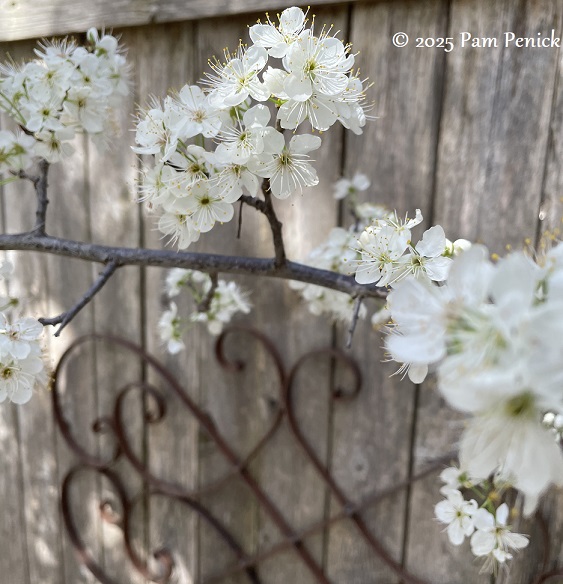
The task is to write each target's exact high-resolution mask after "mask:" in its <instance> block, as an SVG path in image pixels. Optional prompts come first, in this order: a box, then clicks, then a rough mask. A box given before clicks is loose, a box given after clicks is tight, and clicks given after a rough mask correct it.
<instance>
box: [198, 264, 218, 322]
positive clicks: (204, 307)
mask: <svg viewBox="0 0 563 584" xmlns="http://www.w3.org/2000/svg"><path fill="white" fill-rule="evenodd" d="M209 277H210V278H211V287H210V288H209V290H208V292H207V294H206V295H205V298H204V299H203V300H202V301H201V302H200V303H199V304H198V305H197V311H198V312H207V311H208V310H209V308H210V307H211V301H212V300H213V296H214V295H215V290H217V284H218V282H219V280H218V277H217V272H211V274H209Z"/></svg>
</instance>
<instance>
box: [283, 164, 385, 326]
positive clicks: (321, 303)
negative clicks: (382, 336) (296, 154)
mask: <svg viewBox="0 0 563 584" xmlns="http://www.w3.org/2000/svg"><path fill="white" fill-rule="evenodd" d="M369 185H370V182H369V179H368V178H367V177H366V176H365V175H363V174H356V175H355V176H354V178H353V179H352V180H349V179H346V178H341V179H339V180H338V181H337V182H336V183H335V185H334V190H335V198H338V199H344V198H346V199H347V203H348V205H349V206H350V212H351V214H352V216H353V217H354V219H355V223H354V224H353V225H352V226H351V227H350V228H349V229H344V228H342V227H335V228H334V229H332V231H331V232H330V233H329V234H328V237H327V239H326V240H325V241H324V242H323V243H321V244H320V245H319V246H318V247H316V248H315V249H313V251H311V253H310V254H309V255H308V256H307V257H306V258H305V260H304V261H303V263H304V264H306V265H309V266H312V267H315V268H318V269H320V270H329V271H331V272H338V273H339V274H345V275H348V276H350V275H352V274H353V273H354V269H355V268H354V266H355V265H356V263H357V261H358V259H359V255H358V252H357V251H356V250H355V249H354V248H355V243H356V239H357V236H358V231H361V230H362V229H364V228H365V226H366V225H368V224H370V223H372V222H375V221H377V220H379V219H386V218H390V217H391V212H390V211H389V209H387V208H386V207H384V206H383V205H374V204H371V203H359V202H358V201H357V198H356V197H355V195H356V194H357V191H360V190H366V189H367V188H368V187H369ZM290 287H291V288H292V289H293V290H297V291H298V292H299V293H300V294H301V296H302V297H303V299H304V300H305V301H306V302H307V303H308V306H309V310H310V311H311V312H312V313H313V314H315V315H321V314H324V315H327V316H329V317H330V318H332V319H333V320H335V321H342V322H349V321H350V320H351V318H352V314H353V310H354V299H353V298H352V297H351V296H350V295H348V294H346V293H345V292H338V291H337V290H330V289H328V288H323V287H322V286H317V285H315V284H304V283H303V282H294V281H292V282H290ZM366 315H367V308H366V306H365V305H364V304H362V305H361V306H360V312H359V318H362V319H363V318H365V317H366Z"/></svg>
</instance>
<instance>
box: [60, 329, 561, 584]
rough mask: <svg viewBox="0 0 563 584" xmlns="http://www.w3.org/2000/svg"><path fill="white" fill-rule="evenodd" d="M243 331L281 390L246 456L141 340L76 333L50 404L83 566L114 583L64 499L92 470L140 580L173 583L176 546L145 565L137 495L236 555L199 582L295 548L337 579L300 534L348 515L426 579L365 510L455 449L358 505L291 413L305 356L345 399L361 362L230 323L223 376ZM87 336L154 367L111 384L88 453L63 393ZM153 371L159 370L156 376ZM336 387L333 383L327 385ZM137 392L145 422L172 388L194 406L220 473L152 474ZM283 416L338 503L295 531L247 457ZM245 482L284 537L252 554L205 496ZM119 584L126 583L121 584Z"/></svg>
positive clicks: (368, 538) (396, 567) (405, 577)
mask: <svg viewBox="0 0 563 584" xmlns="http://www.w3.org/2000/svg"><path fill="white" fill-rule="evenodd" d="M237 335H244V336H246V337H247V338H250V339H253V341H254V342H256V343H258V344H259V345H260V346H261V348H262V349H263V350H264V351H265V353H266V354H267V358H268V360H269V362H270V364H271V365H272V367H273V370H274V373H275V375H274V377H275V379H276V382H277V383H276V385H277V387H278V391H279V398H278V400H276V401H275V404H274V405H275V408H274V410H273V412H272V415H271V420H270V422H269V425H268V426H267V428H266V429H265V431H263V433H262V434H261V436H260V437H259V439H258V440H257V442H256V443H255V444H254V445H253V447H252V448H251V449H250V450H249V451H248V452H247V453H245V454H244V455H242V456H241V455H240V454H238V453H237V452H236V451H235V449H234V448H233V446H232V445H231V444H230V443H229V441H228V440H227V439H226V438H225V436H224V435H223V434H222V433H221V430H220V428H218V427H217V425H216V424H215V422H214V421H213V419H212V418H211V417H210V415H209V414H208V413H207V412H205V411H204V410H203V409H202V408H201V407H199V406H198V404H196V403H195V401H194V400H193V399H192V398H191V397H190V395H189V394H188V393H187V392H186V391H185V389H184V388H183V387H182V386H181V385H180V383H179V382H178V381H177V380H176V379H175V378H174V376H173V375H172V374H171V373H170V372H169V371H168V370H167V369H166V368H165V367H164V366H163V365H162V364H161V363H160V362H159V361H157V360H156V359H155V358H154V357H153V356H151V355H149V354H148V353H146V352H145V351H144V350H143V349H142V348H141V347H139V346H137V345H135V344H134V343H132V342H130V341H128V340H125V339H121V338H119V337H115V336H110V335H99V334H94V335H87V336H85V337H81V338H79V339H77V340H76V341H75V342H74V343H73V344H72V345H71V346H70V347H69V348H68V349H67V351H66V352H65V353H64V354H63V356H62V357H61V359H60V361H59V363H58V365H57V367H56V370H55V373H54V378H53V392H52V399H53V410H54V417H55V420H56V423H57V425H58V427H59V429H60V431H61V433H62V435H63V437H64V439H65V441H66V443H67V444H68V445H69V446H70V448H71V449H72V450H73V452H74V453H75V454H76V455H77V457H78V459H79V460H80V462H79V463H78V464H77V465H76V466H74V467H73V468H71V469H70V471H69V472H68V473H67V474H66V476H65V478H64V480H63V485H62V494H61V503H62V513H63V520H64V523H65V525H66V528H67V531H68V533H69V537H70V540H71V542H72V545H73V546H74V548H75V549H76V551H77V554H78V559H79V561H80V562H81V563H82V564H84V565H85V566H86V567H87V568H88V569H89V570H90V571H91V572H92V574H93V575H94V576H95V577H96V578H97V579H98V580H99V581H100V582H101V583H102V584H118V583H117V581H116V580H115V579H113V578H112V577H111V576H110V575H108V574H107V573H106V572H105V571H104V570H103V568H102V567H101V566H100V565H99V563H98V562H97V561H96V559H95V557H94V555H93V554H92V552H91V551H90V550H89V548H88V546H87V544H86V543H85V542H84V540H83V539H82V537H81V534H80V530H79V528H78V526H77V524H76V521H75V519H74V513H73V509H72V505H71V501H70V491H71V489H72V483H73V481H74V480H75V479H76V476H77V475H78V474H79V473H80V472H84V471H86V470H90V471H92V472H95V473H98V474H99V475H100V476H103V477H105V479H106V480H107V481H109V483H110V484H111V486H112V489H113V490H114V491H115V493H116V495H117V500H118V503H119V507H120V511H119V512H116V511H115V509H114V506H113V504H112V503H111V502H110V501H109V500H104V501H102V502H101V503H100V514H101V517H102V519H103V520H105V521H107V522H109V523H111V524H113V525H115V526H117V527H118V528H119V529H120V530H121V531H122V533H123V543H124V551H125V554H126V555H127V556H128V557H129V559H130V561H131V565H132V567H133V568H134V570H136V571H137V572H138V573H139V574H140V575H141V576H142V577H144V578H145V579H146V580H148V581H151V582H155V583H157V584H169V582H170V578H171V575H172V571H173V565H174V559H173V553H172V552H171V551H170V550H168V549H165V548H162V549H159V550H157V551H156V552H154V553H153V556H154V558H155V560H156V561H157V564H158V570H154V569H152V568H151V567H149V564H148V562H147V561H146V560H144V559H143V558H142V557H141V556H140V555H139V554H138V553H137V552H136V551H135V549H134V547H133V545H132V541H131V533H130V532H131V519H130V515H131V513H132V510H133V509H134V508H135V506H136V505H139V504H140V502H142V501H145V502H147V501H148V500H149V499H150V498H151V497H157V496H158V497H166V498H168V499H171V500H174V501H177V502H178V503H180V504H181V505H182V506H184V507H187V508H189V509H190V510H191V512H193V513H195V514H196V515H197V516H198V517H199V518H200V519H201V520H202V521H203V522H204V523H205V524H206V525H208V526H209V527H210V528H211V529H212V530H213V531H214V532H215V533H216V534H217V535H218V536H219V537H220V538H221V540H223V541H224V542H225V544H226V545H227V546H228V548H229V549H230V550H231V552H232V553H233V555H234V557H235V558H236V560H235V561H234V562H233V563H232V564H231V565H228V566H226V567H225V568H224V569H223V570H222V571H221V572H220V573H217V574H215V575H213V576H208V577H206V578H205V579H204V580H203V581H202V584H218V583H220V582H222V581H224V580H225V579H226V578H228V577H229V576H232V575H235V574H244V575H245V576H246V579H247V581H249V582H250V583H251V584H261V580H260V577H259V573H258V567H259V565H260V564H261V563H262V562H264V561H265V560H267V559H269V558H271V557H272V556H275V555H276V554H280V553H287V552H288V551H292V552H293V554H294V555H295V557H296V558H297V559H298V560H299V561H300V562H302V563H303V564H304V565H305V566H306V567H307V569H308V570H309V572H310V574H311V575H312V576H313V578H314V580H315V581H316V582H319V583H321V584H335V583H333V582H332V581H331V580H330V579H329V578H328V576H327V574H326V573H325V571H324V569H323V566H322V565H321V564H320V563H319V562H318V561H317V560H316V559H315V558H314V557H313V555H312V554H311V552H310V551H309V550H308V548H307V546H306V545H304V542H305V540H306V538H308V537H310V536H312V535H315V534H319V533H323V532H325V533H326V532H327V531H328V530H329V529H330V528H331V527H332V526H333V525H335V524H336V523H338V522H341V521H347V522H348V523H351V524H352V525H353V526H354V528H355V531H356V533H357V534H358V535H359V536H360V537H361V538H362V540H363V541H364V542H365V543H366V544H367V545H368V546H369V549H371V551H372V552H373V554H374V556H377V557H378V558H379V559H380V560H381V561H382V562H383V563H384V564H385V565H387V566H388V567H389V568H390V569H391V570H392V571H394V572H395V573H396V574H397V575H398V576H399V577H400V579H401V581H403V582H405V583H406V584H427V583H426V582H425V581H423V580H421V579H420V578H418V577H417V576H415V575H413V574H411V573H409V572H408V571H406V569H405V568H404V566H402V565H401V563H400V562H399V561H397V560H396V559H394V558H393V556H392V555H391V554H390V553H389V551H388V550H386V549H385V546H384V545H383V544H382V543H381V541H380V540H379V539H378V538H377V537H376V536H375V534H374V533H373V532H372V531H371V530H370V528H369V526H368V525H367V523H366V521H365V519H364V517H363V513H364V512H365V511H366V510H367V509H368V508H370V507H372V506H374V505H376V504H378V503H379V502H381V501H382V500H384V499H385V498H386V497H390V496H392V495H393V494H396V493H397V491H398V490H399V489H407V488H408V487H409V486H411V485H412V484H413V483H414V482H416V481H418V480H421V479H423V478H425V477H427V476H429V475H430V474H432V473H435V472H436V471H437V470H438V469H439V468H441V467H442V466H443V465H444V463H446V462H447V461H448V460H451V458H452V456H453V453H451V454H449V455H448V456H447V457H442V458H441V459H439V460H437V461H435V462H434V464H432V465H429V467H428V468H427V469H426V470H424V471H423V472H421V473H419V474H417V475H414V476H412V477H409V478H408V479H407V480H404V481H402V482H401V483H398V484H395V485H393V486H392V487H390V488H388V489H385V490H382V491H379V492H377V493H374V494H372V495H371V496H368V497H365V498H364V499H363V500H362V501H361V502H359V503H356V502H354V501H352V500H351V499H349V497H348V496H347V495H346V494H345V492H344V490H343V489H342V488H341V487H340V485H338V483H337V481H336V480H335V478H334V476H333V475H332V473H331V471H330V470H329V468H327V466H326V465H325V464H324V463H323V462H322V460H321V458H320V457H319V456H318V454H317V453H316V452H315V449H314V448H313V446H312V445H311V444H310V442H309V441H308V439H307V438H306V436H305V434H304V432H303V429H302V427H301V425H300V421H299V419H298V416H297V412H296V406H295V404H296V399H295V392H296V391H297V389H296V380H297V379H298V377H299V374H300V372H301V371H302V370H303V368H304V367H305V366H306V365H307V364H308V363H315V362H316V361H318V360H320V359H324V360H326V361H328V363H329V364H330V365H331V367H332V370H333V371H334V370H335V369H336V368H338V369H339V370H341V371H346V372H347V374H348V381H349V382H350V383H349V384H348V385H347V386H334V387H330V388H329V390H330V396H329V397H330V398H331V399H332V400H334V401H335V402H336V403H338V402H340V401H343V400H351V399H353V398H354V397H356V396H357V395H358V393H359V392H360V390H361V385H362V376H361V372H360V369H359V367H358V365H357V363H356V362H355V361H354V360H353V359H352V358H351V357H350V356H349V355H347V354H346V353H344V352H343V351H340V350H338V349H334V348H328V349H318V350H314V351H311V352H309V353H307V354H305V355H303V356H302V357H300V358H299V359H298V360H297V361H296V362H295V364H294V365H293V367H291V368H290V369H289V370H287V369H286V367H285V366H284V364H283V359H282V358H281V356H280V354H279V352H278V350H277V349H276V347H275V345H274V344H273V343H272V342H271V341H270V340H269V339H268V338H267V337H266V336H265V335H264V334H262V333H260V332H259V331H256V330H254V329H251V328H248V327H232V328H230V329H227V330H226V331H225V332H224V333H223V334H222V335H220V337H219V338H218V340H217V343H216V347H215V356H216V359H217V363H218V364H219V366H220V367H221V368H222V369H223V370H224V371H225V372H226V374H233V375H235V374H237V373H240V372H241V371H244V370H245V368H246V364H245V362H244V361H243V360H241V359H238V358H233V357H231V356H229V354H228V349H227V339H228V338H229V337H236V336H237ZM90 342H103V343H109V344H111V345H113V346H114V347H121V348H122V349H125V350H127V351H128V352H130V353H131V355H132V356H134V357H136V358H138V359H140V361H142V363H143V364H144V366H145V367H148V368H150V369H151V370H152V371H153V372H154V373H155V374H156V381H151V382H150V383H149V382H147V381H146V379H147V378H148V376H147V375H146V374H145V376H144V379H145V380H141V381H134V382H129V383H126V384H125V385H123V386H122V387H120V388H118V389H117V390H116V397H115V401H114V405H113V411H112V412H111V413H110V414H106V415H103V416H99V417H97V418H96V419H95V420H94V422H93V423H92V428H91V429H92V431H93V432H95V433H97V434H102V433H104V434H111V435H112V437H113V440H114V442H115V444H114V448H113V452H112V454H111V456H109V457H107V456H106V457H105V458H103V457H101V456H99V455H97V454H96V455H94V454H92V453H91V452H89V451H88V450H87V449H85V448H84V447H83V446H82V445H81V444H80V443H79V441H78V440H77V439H76V438H75V434H76V432H74V431H73V429H72V427H71V424H70V422H69V421H68V420H67V419H66V417H65V415H64V413H63V406H62V400H61V395H60V394H61V388H60V384H61V380H62V377H63V376H62V372H63V370H64V367H65V366H66V365H67V364H68V362H69V361H70V359H71V357H72V356H73V355H74V354H75V353H76V351H78V349H79V348H81V347H82V348H84V347H85V346H86V344H87V343H90ZM153 378H155V376H154V375H153ZM333 385H334V384H333ZM134 393H138V394H139V397H141V398H142V399H141V402H142V403H143V416H142V417H143V420H144V422H145V424H146V425H147V428H149V427H151V426H153V425H159V424H160V425H163V424H165V423H166V419H167V414H168V408H167V399H166V394H167V393H170V394H172V395H174V396H175V398H176V399H177V400H179V401H180V403H181V404H182V405H183V407H184V408H185V409H186V410H187V411H188V412H189V413H190V415H191V416H192V418H193V419H194V420H195V422H196V423H197V424H198V425H199V428H200V430H201V431H203V432H205V434H206V435H207V437H208V439H209V440H210V441H211V442H212V443H213V445H214V447H215V449H216V450H217V451H218V452H220V453H221V455H222V458H223V459H224V461H225V462H226V463H227V469H226V470H225V471H224V472H223V475H222V476H220V477H219V478H215V479H214V480H212V481H209V482H208V483H206V484H204V485H201V486H199V487H198V488H195V489H188V488H186V487H185V486H183V485H180V484H177V483H175V482H173V481H170V480H165V479H164V478H162V477H160V476H157V474H155V473H154V472H153V470H151V469H150V468H149V464H148V461H146V460H144V458H143V456H139V455H138V454H137V453H136V451H135V448H134V447H133V446H132V445H131V443H130V437H129V436H128V434H127V408H126V400H127V398H128V397H129V396H130V395H132V394H134ZM284 423H285V424H286V426H287V428H288V429H289V432H290V434H291V436H292V437H293V439H294V441H295V443H296V444H297V445H298V446H299V448H300V449H301V450H302V452H303V453H304V455H305V457H306V460H307V461H308V463H309V464H310V465H311V466H312V467H313V468H314V469H315V471H316V472H317V474H318V476H319V477H320V479H321V480H322V483H323V484H324V486H325V488H326V489H327V492H328V493H330V495H331V496H332V497H334V498H335V500H336V501H337V502H338V503H339V505H340V507H341V510H340V511H337V512H333V513H332V514H331V515H330V516H329V517H323V518H320V519H319V520H318V521H316V522H314V523H312V524H310V525H308V526H307V527H306V528H304V529H300V530H298V529H295V528H294V527H293V526H292V525H291V523H290V522H289V520H288V519H287V518H286V516H285V515H284V513H283V510H282V509H281V508H280V507H279V505H278V504H277V503H276V502H275V501H274V500H273V499H272V498H271V497H270V495H269V494H268V493H266V492H265V490H264V489H263V488H262V486H261V485H260V483H259V482H258V481H257V479H256V478H255V477H254V476H253V474H252V472H251V468H250V467H251V462H252V461H254V459H255V458H256V457H258V455H259V454H260V453H261V452H263V451H264V447H265V446H266V445H267V444H268V443H269V442H270V441H271V439H272V437H273V436H274V435H275V434H276V432H278V430H279V428H280V427H281V426H282V424H284ZM118 461H127V462H128V463H129V464H130V465H131V467H132V468H133V469H134V471H135V473H136V474H137V475H138V476H139V477H140V478H141V479H142V488H141V491H140V492H139V493H134V494H131V495H129V494H128V493H127V490H126V488H125V486H124V484H123V482H122V481H121V480H120V477H119V475H118V472H117V466H118V465H117V462H118ZM233 480H237V481H241V482H242V483H243V484H244V485H245V487H246V488H247V490H248V491H249V492H250V493H251V494H252V496H253V497H254V499H255V501H256V502H257V504H258V505H259V507H260V509H261V510H262V512H263V513H264V514H265V515H266V516H268V517H269V519H270V520H271V522H272V523H273V524H274V525H275V526H276V527H277V529H278V530H279V533H280V534H281V536H282V537H281V540H280V541H278V542H276V543H275V544H273V545H271V546H270V547H269V548H267V549H261V550H260V551H258V552H257V553H254V554H248V553H246V552H245V551H244V549H243V547H242V546H241V545H240V543H239V542H238V541H237V538H236V537H235V536H234V535H233V534H232V533H231V531H230V530H229V529H228V527H227V526H226V525H225V524H224V523H223V522H222V521H221V520H220V519H219V518H218V517H216V516H215V515H214V514H213V513H212V512H211V510H210V509H209V508H207V507H206V505H205V503H204V497H205V495H208V494H209V493H211V492H217V491H220V490H221V489H226V488H227V487H228V485H229V484H230V482H231V481H233ZM538 520H539V521H540V528H541V529H542V533H544V548H545V557H544V561H543V566H542V570H541V574H539V575H538V576H537V578H536V580H535V581H534V584H542V583H544V582H548V581H549V583H551V581H553V578H554V577H556V576H560V575H562V572H561V571H558V570H554V569H552V568H551V569H550V568H549V566H548V564H549V562H548V559H549V536H548V534H547V531H546V530H547V528H546V526H545V522H543V523H542V522H541V518H539V519H538ZM119 584H124V583H119Z"/></svg>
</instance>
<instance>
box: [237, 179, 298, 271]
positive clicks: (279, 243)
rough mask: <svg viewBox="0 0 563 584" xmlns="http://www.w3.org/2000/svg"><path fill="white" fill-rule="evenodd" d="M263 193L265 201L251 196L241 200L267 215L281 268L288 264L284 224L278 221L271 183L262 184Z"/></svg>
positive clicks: (276, 260)
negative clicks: (283, 230)
mask: <svg viewBox="0 0 563 584" xmlns="http://www.w3.org/2000/svg"><path fill="white" fill-rule="evenodd" d="M262 193H263V194H264V200H262V199H259V198H257V197H251V196H250V195H242V197H241V198H240V200H241V201H242V202H243V203H246V204H247V205H250V206H251V207H254V208H255V209H256V210H257V211H260V213H262V214H263V215H265V216H266V219H268V223H269V224H270V229H271V230H272V238H273V241H274V253H275V263H276V267H278V268H279V267H281V266H283V265H284V264H285V263H286V261H287V258H286V255H285V245H284V243H283V235H282V223H281V221H280V220H279V219H278V216H277V215H276V211H275V209H274V204H273V202H272V194H271V192H270V181H268V180H265V181H264V182H263V183H262Z"/></svg>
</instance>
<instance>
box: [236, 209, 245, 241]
mask: <svg viewBox="0 0 563 584" xmlns="http://www.w3.org/2000/svg"><path fill="white" fill-rule="evenodd" d="M243 206H244V201H242V200H241V202H240V205H239V208H238V226H237V239H240V234H241V233H242V208H243Z"/></svg>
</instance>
